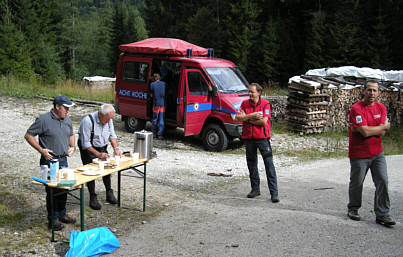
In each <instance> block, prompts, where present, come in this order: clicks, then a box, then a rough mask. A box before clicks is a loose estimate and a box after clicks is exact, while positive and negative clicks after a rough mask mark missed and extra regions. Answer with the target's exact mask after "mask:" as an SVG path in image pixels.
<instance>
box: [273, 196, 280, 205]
mask: <svg viewBox="0 0 403 257" xmlns="http://www.w3.org/2000/svg"><path fill="white" fill-rule="evenodd" d="M271 201H272V202H273V203H278V202H280V199H278V195H272V196H271Z"/></svg>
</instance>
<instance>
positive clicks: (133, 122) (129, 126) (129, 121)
mask: <svg viewBox="0 0 403 257" xmlns="http://www.w3.org/2000/svg"><path fill="white" fill-rule="evenodd" d="M145 125H146V121H145V120H142V119H136V118H133V117H126V118H125V128H126V130H127V131H129V132H130V133H133V132H134V131H139V130H143V129H144V128H145Z"/></svg>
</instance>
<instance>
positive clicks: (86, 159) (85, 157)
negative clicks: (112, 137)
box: [80, 145, 111, 195]
mask: <svg viewBox="0 0 403 257" xmlns="http://www.w3.org/2000/svg"><path fill="white" fill-rule="evenodd" d="M107 147H108V146H107V145H106V146H104V147H94V146H93V148H95V150H97V151H98V152H100V153H108V150H107ZM80 156H81V161H82V162H83V164H84V165H86V164H89V163H91V162H92V159H95V158H96V157H95V155H93V154H92V153H91V152H89V151H87V150H83V149H81V150H80ZM102 180H103V182H104V185H105V190H106V191H109V190H110V189H111V175H107V176H103V177H102ZM87 187H88V191H89V192H90V195H95V180H93V181H90V182H87Z"/></svg>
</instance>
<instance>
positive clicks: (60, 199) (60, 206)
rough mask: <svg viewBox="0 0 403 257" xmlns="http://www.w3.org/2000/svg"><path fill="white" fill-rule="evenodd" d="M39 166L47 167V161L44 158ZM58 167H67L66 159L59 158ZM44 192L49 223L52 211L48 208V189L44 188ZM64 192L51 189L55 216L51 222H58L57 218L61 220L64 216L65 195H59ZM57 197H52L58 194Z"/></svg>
mask: <svg viewBox="0 0 403 257" xmlns="http://www.w3.org/2000/svg"><path fill="white" fill-rule="evenodd" d="M40 163H41V165H48V166H49V161H48V160H45V158H41V161H40ZM59 167H68V163H67V157H62V158H59ZM45 190H46V209H47V211H48V220H49V221H50V220H51V219H52V211H51V208H50V188H49V187H45ZM64 191H66V190H64V189H57V188H54V189H53V198H54V202H53V203H54V205H55V206H54V211H55V213H54V214H55V216H54V217H53V220H58V219H59V218H62V217H64V216H65V215H66V202H67V193H61V192H64ZM59 193H61V194H60V195H58V196H54V195H55V194H59Z"/></svg>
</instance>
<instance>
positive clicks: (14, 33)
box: [0, 5, 33, 78]
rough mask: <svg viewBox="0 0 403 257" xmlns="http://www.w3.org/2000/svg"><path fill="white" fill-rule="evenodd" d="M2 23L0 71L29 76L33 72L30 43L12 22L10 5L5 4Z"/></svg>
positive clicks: (23, 76)
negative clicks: (29, 49) (29, 50)
mask: <svg viewBox="0 0 403 257" xmlns="http://www.w3.org/2000/svg"><path fill="white" fill-rule="evenodd" d="M2 7H4V9H3V10H4V12H3V13H2V21H1V23H0V46H1V47H0V73H1V74H13V75H15V76H18V77H22V78H29V77H30V76H31V75H32V74H33V68H32V66H31V58H30V56H29V52H28V51H27V49H28V44H27V42H26V40H25V37H24V33H22V32H21V31H20V30H18V29H17V27H16V26H15V25H14V24H13V22H12V15H11V12H10V9H9V8H8V6H6V5H4V6H2Z"/></svg>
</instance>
